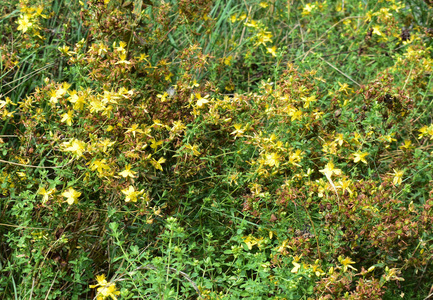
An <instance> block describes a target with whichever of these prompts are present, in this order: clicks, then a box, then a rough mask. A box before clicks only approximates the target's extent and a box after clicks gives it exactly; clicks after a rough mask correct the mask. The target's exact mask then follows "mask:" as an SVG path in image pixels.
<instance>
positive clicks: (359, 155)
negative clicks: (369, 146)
mask: <svg viewBox="0 0 433 300" xmlns="http://www.w3.org/2000/svg"><path fill="white" fill-rule="evenodd" d="M367 155H369V153H368V152H355V153H353V162H355V163H357V162H360V161H362V162H363V163H364V164H367V161H366V160H365V157H366V156H367Z"/></svg>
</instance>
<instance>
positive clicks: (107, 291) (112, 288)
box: [89, 274, 120, 300]
mask: <svg viewBox="0 0 433 300" xmlns="http://www.w3.org/2000/svg"><path fill="white" fill-rule="evenodd" d="M96 281H97V282H98V284H95V285H90V286H89V287H90V288H91V289H94V288H96V287H98V289H97V291H98V294H97V295H96V299H97V300H104V299H107V298H109V297H110V298H111V299H112V300H117V297H116V296H118V295H120V292H119V291H118V290H117V289H116V284H114V283H112V282H107V280H106V279H105V275H104V274H102V275H97V276H96Z"/></svg>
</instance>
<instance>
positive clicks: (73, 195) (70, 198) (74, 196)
mask: <svg viewBox="0 0 433 300" xmlns="http://www.w3.org/2000/svg"><path fill="white" fill-rule="evenodd" d="M62 196H63V197H65V198H66V202H68V204H69V205H72V204H74V203H78V197H80V196H81V193H80V192H77V191H76V190H74V189H73V188H69V189H68V190H67V191H64V192H63V193H62Z"/></svg>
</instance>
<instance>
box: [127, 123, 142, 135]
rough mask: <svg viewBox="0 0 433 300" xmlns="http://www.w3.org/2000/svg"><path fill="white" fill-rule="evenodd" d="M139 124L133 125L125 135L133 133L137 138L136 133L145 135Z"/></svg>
mask: <svg viewBox="0 0 433 300" xmlns="http://www.w3.org/2000/svg"><path fill="white" fill-rule="evenodd" d="M138 126H139V125H138V124H132V126H131V127H130V128H128V130H126V132H125V133H129V132H132V135H133V136H134V137H135V134H136V133H143V130H141V129H140V128H138Z"/></svg>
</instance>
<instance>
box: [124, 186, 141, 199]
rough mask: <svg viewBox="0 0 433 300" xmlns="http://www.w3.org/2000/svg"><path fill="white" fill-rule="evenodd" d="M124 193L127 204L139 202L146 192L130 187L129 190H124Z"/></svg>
mask: <svg viewBox="0 0 433 300" xmlns="http://www.w3.org/2000/svg"><path fill="white" fill-rule="evenodd" d="M122 193H123V194H124V195H125V196H126V197H125V202H129V201H132V202H137V197H138V196H140V195H141V194H143V193H144V190H141V191H136V190H135V188H134V187H133V186H129V187H128V188H127V189H124V190H122Z"/></svg>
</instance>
